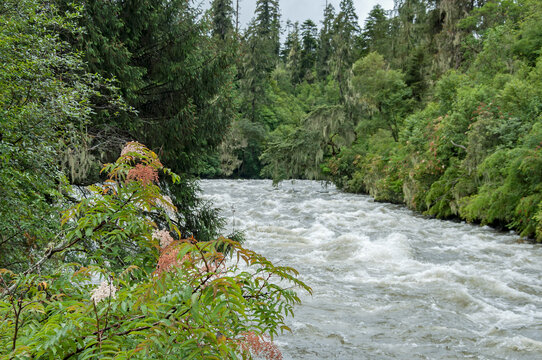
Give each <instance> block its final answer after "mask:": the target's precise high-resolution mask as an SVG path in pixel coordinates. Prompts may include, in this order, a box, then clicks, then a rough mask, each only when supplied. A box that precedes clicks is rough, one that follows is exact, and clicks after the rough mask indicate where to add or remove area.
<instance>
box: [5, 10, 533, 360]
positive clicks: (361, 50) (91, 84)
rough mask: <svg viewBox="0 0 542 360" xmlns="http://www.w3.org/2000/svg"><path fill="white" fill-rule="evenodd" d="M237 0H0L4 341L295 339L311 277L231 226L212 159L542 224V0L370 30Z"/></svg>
mask: <svg viewBox="0 0 542 360" xmlns="http://www.w3.org/2000/svg"><path fill="white" fill-rule="evenodd" d="M238 4H239V2H238V0H213V1H212V2H211V6H210V9H203V8H201V7H200V5H198V4H197V2H193V1H186V0H156V1H141V0H126V1H122V2H119V1H104V0H75V1H73V0H69V1H68V0H3V1H2V2H1V3H0V60H1V63H2V66H1V67H0V163H1V166H0V189H1V193H2V197H0V319H1V322H0V359H10V360H11V359H30V358H32V359H46V358H47V359H90V358H100V359H105V358H114V359H125V358H144V359H151V358H159V359H169V358H171V359H177V358H250V357H251V356H264V357H266V358H270V359H274V358H280V352H279V351H278V349H276V347H275V345H274V343H273V342H272V341H271V339H272V338H273V336H275V335H276V334H278V333H279V332H281V331H288V330H289V328H288V326H286V323H285V319H286V317H287V316H289V315H293V306H294V304H296V303H298V302H299V296H298V293H297V292H299V291H303V292H310V291H311V289H310V288H309V287H308V286H307V285H306V284H304V283H303V282H302V281H301V280H299V278H298V277H297V272H296V270H295V269H293V268H290V267H282V266H275V265H273V264H272V263H271V262H270V261H268V260H267V259H266V258H264V257H263V256H261V255H259V254H257V253H255V252H252V251H250V250H248V249H246V248H244V247H243V245H242V242H243V241H242V240H243V235H242V234H238V233H233V234H222V233H221V231H222V230H221V228H222V226H223V225H224V223H225V220H224V219H223V218H221V217H220V215H219V209H216V208H214V207H213V206H212V204H210V203H207V202H205V201H203V200H202V199H201V197H200V196H199V190H198V183H197V179H199V178H250V179H256V178H266V179H273V181H274V182H275V183H278V182H280V181H283V180H288V179H314V180H322V181H327V182H332V183H333V184H335V185H336V186H337V187H338V188H340V189H341V190H343V191H346V192H352V193H362V194H369V195H371V196H372V197H374V199H375V200H376V201H382V202H392V203H397V204H405V205H406V206H407V207H408V208H410V209H413V210H415V211H417V212H420V213H423V214H425V215H427V216H431V217H436V218H440V219H462V220H465V221H467V222H471V223H475V224H484V225H490V226H493V227H496V228H498V229H502V230H513V231H515V232H516V233H517V234H519V235H520V236H522V237H524V238H528V239H531V240H533V241H537V242H542V201H541V200H542V150H541V148H542V6H541V5H542V4H541V2H540V0H479V1H474V0H396V1H395V5H394V8H393V9H384V8H382V7H381V6H378V5H377V6H375V7H374V8H373V9H372V10H371V12H370V13H369V15H368V17H367V18H366V20H365V21H364V23H363V24H362V25H361V24H360V21H359V15H358V13H357V12H356V9H355V8H354V4H353V1H352V0H341V2H340V5H339V7H338V8H334V7H333V6H332V5H331V4H328V5H327V6H326V7H325V9H324V12H323V20H322V21H321V22H320V23H317V22H315V21H313V20H311V19H307V20H306V21H304V22H303V23H301V24H300V23H297V22H294V23H292V22H290V21H287V19H283V18H282V17H281V9H280V4H279V1H278V0H256V12H255V14H254V17H253V19H252V21H251V22H250V23H249V24H248V25H247V26H246V27H244V28H242V25H241V24H240V23H239V20H238V13H237V9H238V8H239V7H238ZM143 144H144V145H143ZM119 154H120V155H119ZM221 235H225V236H226V237H221ZM232 258H233V259H235V258H236V259H237V262H234V263H231V262H228V261H227V259H232ZM226 264H227V265H226ZM247 269H250V270H247ZM285 283H289V284H290V285H291V286H293V288H292V287H290V286H284V284H285ZM98 285H99V286H98ZM296 291H297V292H296ZM268 336H270V338H269V337H268ZM156 354H160V355H156Z"/></svg>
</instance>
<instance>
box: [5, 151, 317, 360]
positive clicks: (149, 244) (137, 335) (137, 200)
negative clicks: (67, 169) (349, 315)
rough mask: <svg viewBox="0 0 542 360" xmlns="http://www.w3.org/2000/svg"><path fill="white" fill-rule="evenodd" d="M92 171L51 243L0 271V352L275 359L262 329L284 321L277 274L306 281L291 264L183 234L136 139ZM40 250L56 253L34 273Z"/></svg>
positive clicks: (287, 310) (285, 295) (288, 304)
mask: <svg viewBox="0 0 542 360" xmlns="http://www.w3.org/2000/svg"><path fill="white" fill-rule="evenodd" d="M103 171H104V172H106V173H107V174H108V180H107V181H105V183H104V184H103V185H100V186H98V185H96V186H93V187H91V192H92V194H91V195H89V196H87V197H86V198H85V199H83V200H82V201H81V202H79V203H78V204H77V205H75V206H74V207H72V208H71V209H69V210H68V211H66V212H65V214H64V216H63V226H64V232H63V233H62V234H61V235H60V236H59V238H60V239H61V241H59V242H57V243H54V244H51V246H50V247H49V248H48V249H47V251H46V252H45V254H44V256H43V257H42V258H41V259H40V260H38V261H37V262H35V263H34V265H32V266H31V267H30V268H28V269H27V270H26V271H24V272H21V273H14V272H11V271H9V270H5V269H4V270H0V318H2V319H4V321H2V323H0V359H6V360H7V359H26V358H41V359H45V358H48V359H106V358H111V359H113V358H114V359H127V358H134V359H188V358H202V359H203V358H209V359H211V358H212V359H219V358H220V359H222V358H251V357H252V355H254V356H256V355H259V356H265V357H267V358H270V359H279V358H280V357H281V356H280V352H277V351H278V349H276V347H274V346H273V344H272V343H271V342H269V339H267V340H266V338H265V337H264V335H265V334H268V335H270V336H271V337H273V336H274V335H276V334H277V333H278V332H279V331H283V330H289V329H288V327H287V326H286V325H285V323H284V321H285V317H286V316H287V315H289V314H293V305H294V304H295V303H298V302H299V297H298V295H297V294H296V293H295V292H294V291H293V290H291V289H289V288H284V287H282V286H280V285H279V283H280V284H288V283H290V285H293V286H294V288H295V287H299V288H301V289H304V290H306V291H309V292H310V291H311V290H310V288H309V287H307V286H306V285H305V284H304V283H303V282H301V281H300V280H298V279H297V277H296V275H297V272H296V271H295V270H294V269H292V268H288V267H279V266H274V265H273V264H272V263H271V262H269V261H268V260H267V259H265V258H264V257H263V256H261V255H259V254H257V253H255V252H253V251H250V250H248V249H245V248H243V247H242V246H241V245H240V244H239V243H238V242H236V241H233V240H228V239H224V238H220V239H218V240H213V241H207V242H197V241H195V239H193V238H189V239H183V238H182V237H181V232H180V231H179V229H178V228H177V227H176V226H175V224H174V222H173V221H172V220H174V219H173V217H174V216H175V215H174V214H175V213H174V211H172V210H175V209H174V206H173V204H172V201H171V199H170V198H169V197H167V196H165V195H164V194H163V193H162V191H161V189H160V187H159V186H158V179H159V177H161V176H164V175H165V176H169V177H171V178H172V180H173V182H178V181H179V180H180V179H179V177H178V176H177V175H175V174H173V173H172V172H171V171H170V170H168V169H166V168H164V167H163V166H162V164H161V163H160V160H159V159H158V157H157V156H156V154H155V153H153V152H151V151H149V150H148V149H147V148H145V147H144V146H143V145H141V144H138V143H129V144H128V145H127V147H125V149H124V150H123V153H122V154H121V157H120V158H119V159H118V160H117V161H116V162H115V163H113V164H109V165H106V166H105V167H104V170H103ZM157 218H161V221H156V219H157ZM158 224H166V226H164V227H161V228H159V227H158V226H159V225H158ZM226 248H227V249H228V250H229V253H230V254H231V256H230V257H228V256H226V255H225V253H224V249H226ZM52 258H60V259H63V260H64V261H63V262H62V263H61V265H59V266H58V267H57V268H56V269H55V271H52V272H50V273H48V274H40V267H41V266H42V265H43V264H44V263H45V262H47V261H49V260H50V259H52ZM68 261H70V262H68ZM98 283H99V285H98ZM266 344H267V345H266ZM264 345H265V346H264ZM263 349H267V350H265V351H263Z"/></svg>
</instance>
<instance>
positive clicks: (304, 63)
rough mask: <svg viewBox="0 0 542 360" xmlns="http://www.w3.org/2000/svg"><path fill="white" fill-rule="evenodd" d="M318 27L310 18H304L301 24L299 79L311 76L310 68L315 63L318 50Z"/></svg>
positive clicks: (311, 68)
mask: <svg viewBox="0 0 542 360" xmlns="http://www.w3.org/2000/svg"><path fill="white" fill-rule="evenodd" d="M317 35H318V28H317V27H316V24H315V23H314V22H313V21H312V20H306V21H305V22H304V23H303V24H302V25H301V38H302V40H301V43H302V50H301V67H300V72H301V74H300V76H301V79H308V78H310V77H311V73H312V70H313V68H314V66H315V64H316V55H317V51H318V39H317Z"/></svg>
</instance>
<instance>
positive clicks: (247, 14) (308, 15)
mask: <svg viewBox="0 0 542 360" xmlns="http://www.w3.org/2000/svg"><path fill="white" fill-rule="evenodd" d="M200 1H201V2H202V4H203V6H204V7H208V6H209V3H210V1H211V0H200ZM197 2H198V1H196V3H197ZM279 2H280V10H281V13H282V16H281V22H282V25H283V26H285V25H286V21H287V20H291V21H292V22H296V21H299V23H300V24H301V23H302V22H303V21H305V20H307V19H311V20H313V21H314V22H315V23H316V24H317V25H318V26H320V21H321V20H322V18H323V13H324V8H325V6H326V0H279ZM234 3H235V0H234ZM328 3H330V4H332V5H333V6H334V7H335V11H336V12H338V9H339V3H340V0H328ZM376 4H380V5H381V6H382V7H383V8H384V9H385V10H390V9H392V8H393V0H354V7H355V8H356V12H357V14H358V17H359V23H360V26H361V27H363V24H364V22H365V18H366V17H367V14H368V13H369V11H371V9H372V8H373V6H375V5H376ZM239 7H240V10H239V22H240V23H241V28H244V27H245V26H246V25H247V24H248V23H249V22H250V20H251V19H252V18H253V17H254V9H255V7H256V0H240V3H239Z"/></svg>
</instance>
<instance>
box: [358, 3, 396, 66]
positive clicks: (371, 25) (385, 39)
mask: <svg viewBox="0 0 542 360" xmlns="http://www.w3.org/2000/svg"><path fill="white" fill-rule="evenodd" d="M389 27H390V23H389V21H388V19H387V17H386V11H385V10H384V9H383V8H382V7H381V6H380V5H375V6H374V7H373V9H372V10H371V11H370V12H369V15H367V19H366V20H365V26H364V27H363V32H362V34H361V36H362V44H363V54H364V55H366V54H368V53H370V52H373V51H376V52H378V53H379V54H381V55H383V56H386V55H387V54H388V52H389V50H388V49H389V40H390V39H389Z"/></svg>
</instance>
